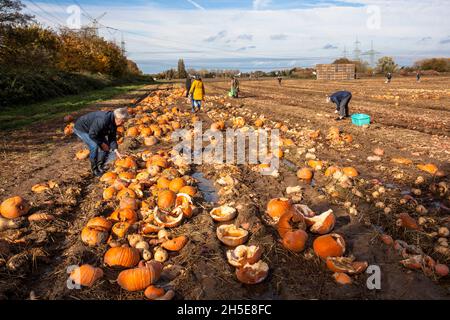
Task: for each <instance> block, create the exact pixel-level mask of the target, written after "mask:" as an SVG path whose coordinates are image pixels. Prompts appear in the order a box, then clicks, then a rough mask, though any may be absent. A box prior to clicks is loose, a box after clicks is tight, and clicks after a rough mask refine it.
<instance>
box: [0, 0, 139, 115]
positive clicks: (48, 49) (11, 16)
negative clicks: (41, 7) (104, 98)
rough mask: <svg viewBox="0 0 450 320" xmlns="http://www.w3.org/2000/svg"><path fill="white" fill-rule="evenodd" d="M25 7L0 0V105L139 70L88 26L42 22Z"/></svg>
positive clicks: (99, 84) (100, 82)
mask: <svg viewBox="0 0 450 320" xmlns="http://www.w3.org/2000/svg"><path fill="white" fill-rule="evenodd" d="M24 7H25V6H24V5H23V4H22V3H21V1H20V0H0V107H2V106H8V105H14V104H20V103H28V102H34V101H39V100H44V99H47V98H52V97H57V96H64V95H68V94H77V93H80V92H82V91H86V90H90V89H96V88H101V87H105V86H107V85H110V84H112V83H115V82H117V81H125V80H124V79H135V78H137V76H141V74H142V73H141V71H140V70H139V68H138V67H137V65H136V64H135V63H134V62H133V61H130V60H128V59H127V58H126V56H125V55H124V53H123V52H122V50H121V48H120V47H119V46H117V45H116V44H115V43H113V42H111V41H107V40H106V39H104V38H102V37H99V36H98V35H97V34H96V33H95V32H93V30H92V29H90V28H82V29H80V30H70V29H68V28H64V27H61V28H60V29H57V30H53V29H49V28H45V27H43V26H41V25H39V24H38V23H36V21H35V19H34V17H33V16H31V15H28V14H25V13H23V9H24ZM118 79H120V80H118ZM126 81H128V80H126Z"/></svg>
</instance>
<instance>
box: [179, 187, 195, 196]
mask: <svg viewBox="0 0 450 320" xmlns="http://www.w3.org/2000/svg"><path fill="white" fill-rule="evenodd" d="M179 192H180V193H185V194H187V195H190V196H191V197H194V196H195V195H196V194H197V189H196V188H195V187H192V186H185V187H183V188H181V189H180V191H179Z"/></svg>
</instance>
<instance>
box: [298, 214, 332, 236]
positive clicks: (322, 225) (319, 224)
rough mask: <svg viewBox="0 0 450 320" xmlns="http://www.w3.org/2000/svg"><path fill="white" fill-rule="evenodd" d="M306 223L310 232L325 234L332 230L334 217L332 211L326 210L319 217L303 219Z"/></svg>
mask: <svg viewBox="0 0 450 320" xmlns="http://www.w3.org/2000/svg"><path fill="white" fill-rule="evenodd" d="M305 220H306V223H307V224H308V225H309V226H311V229H310V231H311V232H312V233H318V234H326V233H328V232H330V231H331V230H333V228H334V224H335V223H336V217H335V216H334V213H333V210H328V211H326V212H324V213H322V214H321V215H319V216H315V217H312V218H305Z"/></svg>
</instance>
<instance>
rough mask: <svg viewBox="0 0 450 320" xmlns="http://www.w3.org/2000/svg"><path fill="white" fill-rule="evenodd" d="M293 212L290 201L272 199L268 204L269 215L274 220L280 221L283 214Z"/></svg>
mask: <svg viewBox="0 0 450 320" xmlns="http://www.w3.org/2000/svg"><path fill="white" fill-rule="evenodd" d="M290 210H292V203H291V202H290V201H289V199H285V198H277V199H272V200H270V201H269V203H268V204H267V214H268V215H269V216H271V217H272V218H273V219H279V218H280V217H281V216H282V215H283V214H285V213H286V212H289V211H290Z"/></svg>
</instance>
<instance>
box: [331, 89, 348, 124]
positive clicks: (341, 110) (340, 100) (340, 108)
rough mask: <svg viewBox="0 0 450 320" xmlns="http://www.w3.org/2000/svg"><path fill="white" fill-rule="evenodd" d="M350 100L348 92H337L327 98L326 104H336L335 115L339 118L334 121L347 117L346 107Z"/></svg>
mask: <svg viewBox="0 0 450 320" xmlns="http://www.w3.org/2000/svg"><path fill="white" fill-rule="evenodd" d="M350 100H352V94H351V92H349V91H338V92H335V93H333V94H332V95H331V96H328V97H327V102H328V103H330V102H333V103H335V104H336V111H335V112H336V113H338V114H339V118H337V119H336V120H338V121H339V120H343V119H344V118H346V117H349V116H350V115H349V111H348V105H349V103H350Z"/></svg>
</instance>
